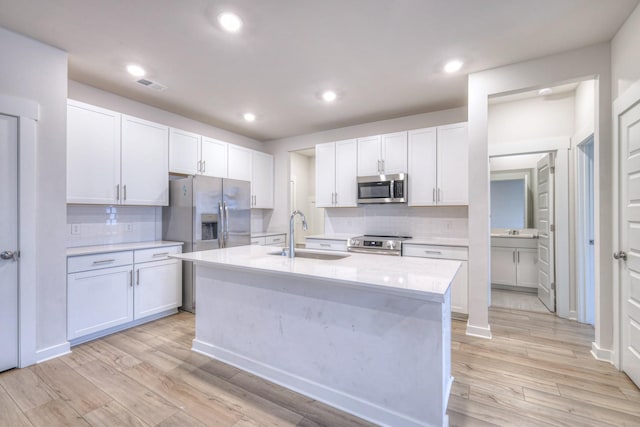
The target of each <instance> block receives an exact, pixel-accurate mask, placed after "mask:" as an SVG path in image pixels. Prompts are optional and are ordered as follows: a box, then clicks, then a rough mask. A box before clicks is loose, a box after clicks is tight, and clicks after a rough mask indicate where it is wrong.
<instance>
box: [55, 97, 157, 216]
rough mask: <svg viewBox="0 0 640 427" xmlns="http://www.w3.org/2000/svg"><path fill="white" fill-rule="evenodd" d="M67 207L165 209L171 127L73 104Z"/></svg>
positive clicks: (69, 125)
mask: <svg viewBox="0 0 640 427" xmlns="http://www.w3.org/2000/svg"><path fill="white" fill-rule="evenodd" d="M67 129H68V132H67V203H85V204H127V205H150V206H164V205H167V204H168V202H169V183H168V179H167V176H168V171H169V159H168V155H169V154H168V150H169V145H168V144H169V141H168V138H169V134H168V128H167V127H166V126H163V125H159V124H157V123H153V122H149V121H146V120H142V119H137V118H135V117H130V116H126V115H122V114H120V113H116V112H113V111H109V110H105V109H103V108H98V107H94V106H92V105H88V104H84V103H81V102H77V101H72V100H69V101H68V104H67Z"/></svg>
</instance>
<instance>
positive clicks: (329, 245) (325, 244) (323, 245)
mask: <svg viewBox="0 0 640 427" xmlns="http://www.w3.org/2000/svg"><path fill="white" fill-rule="evenodd" d="M320 246H322V247H323V248H330V247H331V244H329V243H320Z"/></svg>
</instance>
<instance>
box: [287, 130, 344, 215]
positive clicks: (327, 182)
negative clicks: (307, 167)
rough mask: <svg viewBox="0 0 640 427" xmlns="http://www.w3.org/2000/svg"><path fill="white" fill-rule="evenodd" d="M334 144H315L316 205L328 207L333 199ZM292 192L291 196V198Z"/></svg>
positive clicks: (334, 176) (334, 177)
mask: <svg viewBox="0 0 640 427" xmlns="http://www.w3.org/2000/svg"><path fill="white" fill-rule="evenodd" d="M335 188H336V144H335V143H334V142H328V143H326V144H318V145H316V207H318V208H330V207H332V206H333V203H334V200H335ZM293 194H294V193H292V198H293Z"/></svg>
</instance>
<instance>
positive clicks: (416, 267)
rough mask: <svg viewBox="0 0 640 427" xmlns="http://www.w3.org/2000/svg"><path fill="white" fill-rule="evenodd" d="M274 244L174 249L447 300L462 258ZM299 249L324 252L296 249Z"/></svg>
mask: <svg viewBox="0 0 640 427" xmlns="http://www.w3.org/2000/svg"><path fill="white" fill-rule="evenodd" d="M281 251H282V248H279V247H275V246H239V247H234V248H225V249H216V250H211V251H201V252H192V253H184V254H180V255H171V257H173V258H178V259H183V260H185V261H193V262H194V263H196V265H204V266H211V267H217V268H224V269H231V270H245V271H261V272H265V273H269V274H275V275H285V276H296V277H301V278H309V279H319V280H325V281H328V282H331V283H334V284H339V285H344V286H350V287H359V288H363V287H364V288H369V289H371V290H376V291H380V292H386V293H391V294H396V295H403V296H411V297H413V298H416V299H422V300H427V301H434V302H443V301H444V295H445V293H446V291H447V289H448V288H449V285H450V284H451V282H452V280H453V278H454V277H455V275H456V273H457V271H458V268H459V267H460V262H459V261H450V260H439V259H427V258H409V257H396V256H384V255H369V254H355V253H349V254H346V253H345V254H344V255H347V256H346V257H344V258H341V259H336V260H319V259H309V258H302V257H296V258H294V259H290V258H288V257H284V256H281V255H272V254H271V253H280V252H281ZM296 252H311V253H320V254H322V253H325V254H328V255H334V256H335V255H336V252H326V251H310V250H302V249H298V250H297V251H296Z"/></svg>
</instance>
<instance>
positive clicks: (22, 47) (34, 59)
mask: <svg viewBox="0 0 640 427" xmlns="http://www.w3.org/2000/svg"><path fill="white" fill-rule="evenodd" d="M0 58H2V60H1V61H2V66H0V93H2V94H3V95H11V96H16V97H20V98H26V99H30V100H32V101H35V102H37V103H38V104H39V105H40V120H39V121H38V124H37V148H36V162H37V163H36V164H35V165H33V167H34V168H36V169H37V178H36V195H35V196H36V199H37V202H36V203H37V212H36V223H37V229H36V230H35V231H36V235H37V237H36V239H37V248H38V249H37V253H36V280H37V283H36V310H37V318H36V328H37V333H36V345H37V349H38V350H42V349H46V348H48V347H52V346H56V345H60V344H63V343H65V342H66V340H67V327H66V319H67V297H66V295H67V294H66V289H67V286H66V255H65V234H64V231H65V225H66V215H67V210H66V120H67V109H66V103H67V54H66V53H65V52H63V51H61V50H58V49H56V48H53V47H51V46H47V45H45V44H42V43H39V42H36V41H34V40H32V39H29V38H26V37H23V36H21V35H18V34H15V33H12V32H10V31H7V30H5V29H3V28H0Z"/></svg>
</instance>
